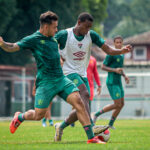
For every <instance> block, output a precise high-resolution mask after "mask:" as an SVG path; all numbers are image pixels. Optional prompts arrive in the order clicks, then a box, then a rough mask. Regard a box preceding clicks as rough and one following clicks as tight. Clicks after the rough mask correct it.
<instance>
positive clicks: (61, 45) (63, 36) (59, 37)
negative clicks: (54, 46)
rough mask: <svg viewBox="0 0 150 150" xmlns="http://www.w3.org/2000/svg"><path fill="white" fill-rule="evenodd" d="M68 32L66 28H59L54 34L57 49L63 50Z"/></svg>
mask: <svg viewBox="0 0 150 150" xmlns="http://www.w3.org/2000/svg"><path fill="white" fill-rule="evenodd" d="M67 36H68V32H67V30H61V31H59V32H58V33H57V34H55V38H56V40H57V42H58V44H59V49H60V50H63V49H64V48H65V46H66V42H67Z"/></svg>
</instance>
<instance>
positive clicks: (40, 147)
mask: <svg viewBox="0 0 150 150" xmlns="http://www.w3.org/2000/svg"><path fill="white" fill-rule="evenodd" d="M107 123H108V120H102V121H98V122H97V124H107ZM9 124H10V122H8V121H5V122H0V150H150V120H117V121H116V123H115V127H116V130H111V129H110V132H111V138H110V140H109V141H108V143H107V144H106V145H101V144H86V140H87V138H86V135H85V133H84V130H83V128H82V127H81V125H80V124H79V122H77V123H76V126H75V127H74V128H72V127H68V128H66V129H65V130H64V134H63V138H62V141H61V142H58V143H55V142H54V141H53V139H54V134H55V130H54V127H49V126H48V127H45V128H43V127H42V126H41V122H28V121H27V122H24V123H23V124H21V126H20V127H19V128H18V130H17V131H16V133H15V134H11V133H10V132H9Z"/></svg>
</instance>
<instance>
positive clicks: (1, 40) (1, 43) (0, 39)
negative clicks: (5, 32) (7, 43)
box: [0, 36, 4, 46]
mask: <svg viewBox="0 0 150 150" xmlns="http://www.w3.org/2000/svg"><path fill="white" fill-rule="evenodd" d="M3 43H4V40H3V38H2V37H1V36H0V46H1V45H3Z"/></svg>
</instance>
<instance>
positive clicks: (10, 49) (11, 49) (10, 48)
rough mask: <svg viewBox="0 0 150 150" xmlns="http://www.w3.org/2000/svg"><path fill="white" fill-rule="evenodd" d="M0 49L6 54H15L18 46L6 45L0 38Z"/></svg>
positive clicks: (14, 44) (13, 44)
mask: <svg viewBox="0 0 150 150" xmlns="http://www.w3.org/2000/svg"><path fill="white" fill-rule="evenodd" d="M0 47H1V48H2V49H3V50H4V51H6V52H16V51H19V49H20V48H19V46H18V45H17V44H16V43H8V42H5V41H4V40H3V38H2V37H0Z"/></svg>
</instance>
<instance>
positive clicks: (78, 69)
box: [55, 12, 131, 141]
mask: <svg viewBox="0 0 150 150" xmlns="http://www.w3.org/2000/svg"><path fill="white" fill-rule="evenodd" d="M92 24H93V17H92V16H91V15H90V14H89V13H86V12H85V13H81V14H80V15H79V16H78V20H77V23H76V25H75V26H74V27H72V28H69V29H66V30H61V31H59V32H58V33H57V34H56V35H55V38H56V39H57V41H58V44H59V48H60V55H61V57H62V59H63V60H64V64H63V72H64V74H65V75H67V77H68V78H69V79H70V80H72V81H73V82H74V83H75V84H76V85H77V87H78V88H79V90H80V95H81V97H82V100H83V102H84V104H85V107H86V110H87V112H88V114H89V117H90V109H89V95H90V94H89V93H90V88H89V84H88V80H87V72H86V70H87V67H88V64H89V58H90V55H91V46H92V44H96V45H97V46H98V47H100V48H101V49H102V50H103V51H104V52H106V53H107V54H109V55H119V54H124V53H128V52H130V51H131V46H130V45H128V46H125V47H123V48H122V49H114V48H112V47H110V46H108V45H107V44H106V43H105V40H104V39H102V38H101V37H100V36H99V35H98V34H97V33H96V32H95V31H93V30H90V29H91V27H92ZM90 118H91V117H90ZM77 120H78V118H77V115H76V110H73V111H72V112H71V113H70V115H69V117H68V118H66V119H65V121H63V122H62V123H61V124H60V123H57V124H56V125H55V129H56V134H55V141H60V140H61V136H62V133H63V129H64V128H66V127H67V126H68V125H70V124H72V123H74V122H75V121H77ZM91 123H92V124H93V122H92V119H91ZM93 126H94V124H93ZM106 129H107V126H104V128H103V129H102V130H106Z"/></svg>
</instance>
